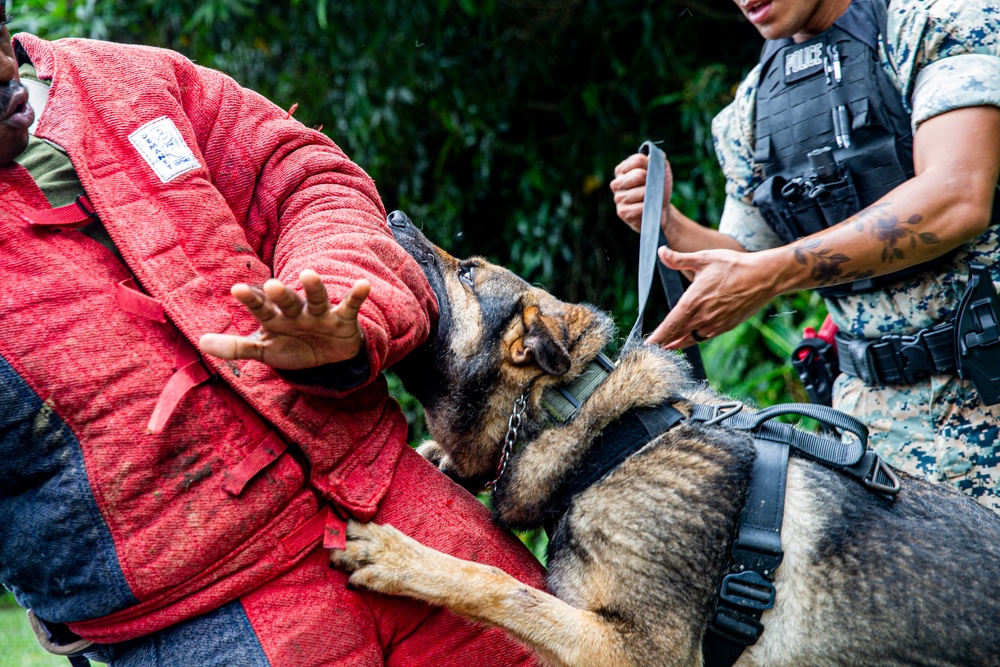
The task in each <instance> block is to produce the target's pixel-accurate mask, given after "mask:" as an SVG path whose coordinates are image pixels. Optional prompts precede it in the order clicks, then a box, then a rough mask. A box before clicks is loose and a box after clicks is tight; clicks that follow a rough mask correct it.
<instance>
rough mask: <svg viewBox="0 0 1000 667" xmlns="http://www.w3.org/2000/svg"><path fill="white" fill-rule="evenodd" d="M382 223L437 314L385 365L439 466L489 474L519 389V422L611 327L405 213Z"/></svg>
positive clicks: (578, 367) (598, 346) (581, 365)
mask: <svg viewBox="0 0 1000 667" xmlns="http://www.w3.org/2000/svg"><path fill="white" fill-rule="evenodd" d="M388 221H389V226H390V228H391V229H392V232H393V234H394V235H395V237H396V240H397V241H398V242H399V243H400V245H402V246H403V248H405V249H406V251H407V252H409V253H410V255H412V256H413V257H414V258H415V259H416V260H417V262H418V263H419V264H420V266H421V268H422V269H423V271H424V274H425V275H426V276H427V280H428V282H430V285H431V288H432V289H433V290H434V294H435V296H436V297H437V301H438V308H439V310H440V317H439V319H438V323H437V326H436V328H435V330H434V331H432V332H431V335H430V338H429V339H428V340H427V342H426V343H425V344H424V345H423V346H422V347H421V348H419V349H418V350H416V351H414V352H413V353H411V354H410V355H409V356H408V357H407V358H406V359H404V360H403V361H402V362H400V363H399V364H397V365H396V367H395V368H394V369H393V370H395V371H396V372H397V374H398V375H399V377H400V379H402V381H403V384H404V386H405V387H406V389H407V391H409V392H410V393H411V394H413V396H414V397H416V398H417V399H418V400H419V401H420V402H421V404H422V405H423V407H424V412H425V415H426V417H427V428H428V430H429V431H430V434H431V436H432V437H433V438H434V439H435V440H436V441H437V444H438V447H439V448H440V449H441V450H442V453H444V454H445V455H446V456H447V457H448V462H447V468H448V471H449V473H451V474H453V475H454V476H456V477H459V478H462V479H469V480H473V479H490V478H491V477H492V475H493V472H494V471H495V469H496V465H497V461H498V459H499V456H500V449H501V447H502V445H503V440H504V437H505V435H506V433H507V430H508V421H509V418H510V416H511V412H512V409H513V406H514V403H515V401H516V400H517V399H518V397H520V396H521V395H522V394H528V398H529V400H528V413H527V414H526V415H525V420H526V423H525V424H524V427H523V428H525V429H528V430H530V429H531V428H532V421H534V422H536V423H537V421H538V420H540V419H541V416H540V415H538V414H534V412H535V408H534V407H533V406H537V405H538V403H539V401H538V398H539V397H540V396H541V393H542V392H543V391H544V390H545V389H546V388H548V387H551V386H553V385H558V384H562V383H565V382H568V381H569V380H571V379H572V378H574V377H576V376H577V375H579V374H580V373H581V372H582V371H583V370H584V369H585V368H586V366H587V364H588V363H589V362H590V360H591V359H593V358H594V357H595V356H596V355H597V354H598V353H599V352H600V351H601V350H602V349H603V348H604V346H605V345H606V344H607V343H608V341H609V340H610V338H611V336H612V335H613V332H614V326H613V324H612V322H611V320H610V318H609V317H608V316H607V315H605V314H604V313H602V312H600V311H598V310H597V309H595V308H593V307H591V306H586V305H576V304H568V303H564V302H562V301H559V300H558V299H556V298H555V297H553V296H552V295H551V294H549V293H548V292H546V291H544V290H542V289H539V288H537V287H534V286H532V285H529V284H528V283H527V282H525V281H524V280H522V279H521V278H519V277H518V276H516V275H514V274H513V273H512V272H510V271H508V270H507V269H504V268H502V267H500V266H497V265H495V264H490V263H489V262H487V261H486V260H484V259H482V258H481V257H472V258H469V259H464V260H463V259H457V258H455V257H452V256H451V255H449V254H448V253H446V252H445V251H444V250H442V249H441V248H438V247H437V246H435V245H434V244H433V243H431V242H430V241H428V240H427V238H426V237H425V236H424V235H423V234H422V233H421V232H420V231H419V230H418V229H417V228H416V227H414V225H413V223H412V222H411V221H410V219H409V218H408V217H407V216H406V214H404V213H402V212H400V211H394V212H393V213H392V214H390V215H389V219H388Z"/></svg>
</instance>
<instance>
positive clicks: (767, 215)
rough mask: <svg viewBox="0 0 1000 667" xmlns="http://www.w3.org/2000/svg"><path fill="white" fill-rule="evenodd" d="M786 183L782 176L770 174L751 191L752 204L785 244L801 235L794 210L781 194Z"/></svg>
mask: <svg viewBox="0 0 1000 667" xmlns="http://www.w3.org/2000/svg"><path fill="white" fill-rule="evenodd" d="M787 185H788V181H787V180H786V179H785V178H784V177H783V176H771V177H770V178H768V179H767V180H765V181H764V182H763V183H761V184H760V185H759V186H757V189H756V190H754V192H753V205H754V206H755V207H756V208H757V209H758V210H760V212H761V215H763V216H764V220H765V221H766V222H767V224H768V226H769V227H770V228H771V229H772V230H773V231H774V233H775V234H776V235H777V236H778V238H779V239H780V240H781V242H782V243H783V244H786V245H787V244H789V243H791V242H792V241H794V240H796V239H798V238H800V237H801V236H803V234H802V230H801V229H800V227H799V224H798V221H797V217H796V212H795V211H794V210H792V207H791V205H790V204H789V202H788V200H787V199H785V197H784V195H782V194H781V193H782V190H784V189H785V188H786V187H787Z"/></svg>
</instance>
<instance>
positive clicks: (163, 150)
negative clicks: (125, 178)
mask: <svg viewBox="0 0 1000 667" xmlns="http://www.w3.org/2000/svg"><path fill="white" fill-rule="evenodd" d="M128 140H129V141H131V142H132V145H133V146H135V148H136V150H137V151H139V155H141V156H142V158H143V159H144V160H145V161H146V163H147V164H148V165H149V166H150V167H152V168H153V171H154V172H156V175H157V176H159V177H160V180H161V181H162V182H164V183H167V182H168V181H172V180H173V179H175V178H177V177H178V176H180V175H181V174H184V173H187V172H189V171H191V170H192V169H197V168H198V167H199V166H201V165H199V164H198V160H196V159H195V157H194V153H192V152H191V149H190V148H188V145H187V144H186V143H184V137H182V136H181V133H180V131H179V130H178V129H177V126H176V125H174V122H173V121H172V120H170V119H169V118H167V117H166V116H163V117H162V118H157V119H156V120H151V121H149V122H148V123H146V124H145V125H143V126H142V127H140V128H139V129H138V130H136V131H135V132H133V133H132V134H130V135H128Z"/></svg>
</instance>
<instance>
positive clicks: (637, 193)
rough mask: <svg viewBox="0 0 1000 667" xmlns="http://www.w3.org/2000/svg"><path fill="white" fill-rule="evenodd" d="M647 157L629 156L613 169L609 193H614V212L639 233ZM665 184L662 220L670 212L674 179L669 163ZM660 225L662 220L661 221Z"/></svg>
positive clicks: (644, 192)
mask: <svg viewBox="0 0 1000 667" xmlns="http://www.w3.org/2000/svg"><path fill="white" fill-rule="evenodd" d="M648 164H649V156H647V155H643V154H642V153H635V154H634V155H630V156H628V157H627V158H625V159H624V160H622V161H621V163H619V165H618V166H617V167H615V178H614V180H612V181H611V192H613V193H614V200H615V212H616V213H617V214H618V217H619V218H621V219H622V220H623V221H624V222H625V224H627V225H628V226H629V227H631V228H632V229H634V230H635V231H637V232H638V231H640V229H641V228H642V204H643V201H644V200H645V198H646V169H647V165H648ZM666 167H667V169H666V175H665V179H664V180H665V183H664V188H663V219H664V220H665V219H667V213H668V211H669V210H670V195H671V194H672V192H673V188H674V177H673V174H672V173H671V171H670V163H669V162H667V165H666ZM661 224H662V220H661Z"/></svg>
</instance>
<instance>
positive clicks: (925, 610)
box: [333, 226, 1000, 667]
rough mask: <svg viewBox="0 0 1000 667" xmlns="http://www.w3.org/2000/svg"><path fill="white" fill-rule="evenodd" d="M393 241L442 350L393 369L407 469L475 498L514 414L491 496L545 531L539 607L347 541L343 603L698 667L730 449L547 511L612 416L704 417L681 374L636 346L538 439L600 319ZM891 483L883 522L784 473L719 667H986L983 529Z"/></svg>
mask: <svg viewBox="0 0 1000 667" xmlns="http://www.w3.org/2000/svg"><path fill="white" fill-rule="evenodd" d="M394 231H396V232H397V238H399V239H400V241H401V243H403V245H404V246H405V247H407V249H408V250H409V251H410V252H411V254H413V255H414V257H416V258H417V259H418V260H419V261H421V262H422V263H423V264H424V269H425V272H426V273H427V274H428V278H429V279H430V280H431V284H432V286H434V288H435V293H436V294H437V295H438V299H439V302H442V323H441V325H440V328H439V331H438V332H437V334H436V335H435V337H434V338H433V339H432V341H430V342H429V343H428V346H427V348H426V349H424V350H422V351H420V352H418V353H416V355H414V360H413V361H412V363H413V364H414V365H413V366H412V367H409V368H407V367H405V366H404V367H403V368H400V369H399V372H400V375H401V377H403V379H404V382H405V383H406V386H407V388H408V389H410V391H411V392H413V393H415V394H416V395H417V396H418V398H421V400H422V402H424V405H425V409H426V411H427V417H428V425H429V429H430V431H431V434H432V435H433V436H434V437H435V441H434V442H432V443H427V444H425V445H424V446H423V447H422V448H421V449H422V452H423V453H425V454H426V455H427V456H428V457H429V458H431V459H432V460H434V461H435V462H437V463H438V464H439V465H440V466H441V467H442V469H444V470H446V471H447V472H449V473H450V474H453V475H455V476H456V477H459V478H465V479H482V478H484V477H486V478H488V476H489V475H490V473H491V472H492V469H493V468H494V467H495V466H496V463H497V460H498V458H499V451H500V447H501V443H502V441H503V439H504V436H505V434H506V433H507V429H508V418H509V417H510V414H511V410H512V406H513V404H514V401H515V400H516V399H517V398H518V396H520V395H521V394H522V393H525V394H526V396H527V405H528V408H527V411H526V413H525V424H524V425H523V428H522V432H521V433H520V434H519V437H520V440H521V442H522V443H524V446H523V449H522V450H520V451H519V453H517V454H516V455H515V456H514V457H513V458H512V459H511V461H510V463H509V466H508V468H507V471H506V473H505V474H504V475H503V477H502V478H501V479H500V480H499V482H498V484H497V486H496V489H495V493H494V511H495V514H496V518H497V520H498V521H499V522H501V523H502V524H504V525H507V526H510V527H528V526H537V525H544V524H549V523H552V522H553V521H555V522H556V523H555V528H554V533H553V537H552V543H551V545H550V560H549V577H548V583H549V587H550V590H551V594H549V593H545V592H543V591H538V590H534V589H532V588H530V587H528V586H525V585H524V584H521V583H520V582H518V581H517V580H515V579H514V578H512V577H510V576H508V575H506V574H504V573H503V572H500V571H498V570H496V569H495V568H490V567H486V566H483V565H479V564H476V563H470V562H465V561H460V560H457V559H454V558H452V557H450V556H447V555H445V554H441V553H439V552H436V551H433V550H431V549H428V548H426V547H424V546H422V545H421V544H419V543H417V542H415V541H413V540H411V539H410V538H408V537H406V536H405V535H402V534H401V533H399V532H398V531H396V530H395V529H393V528H391V527H389V526H376V525H360V524H357V523H352V524H351V525H350V527H349V533H348V546H347V550H346V551H344V552H337V553H335V554H334V557H333V558H334V562H336V563H337V564H339V565H340V566H341V567H344V568H347V569H349V570H352V571H353V574H352V575H351V581H352V582H353V583H355V584H357V585H360V586H365V587H367V588H370V589H372V590H376V591H380V592H383V593H386V594H391V595H407V596H411V597H415V598H419V599H422V600H425V601H427V602H429V603H431V604H435V605H443V606H446V607H448V608H449V609H451V610H453V611H455V612H457V613H459V614H461V615H464V616H467V617H469V618H472V619H476V620H479V621H482V622H485V623H489V624H492V625H496V626H500V627H503V628H505V629H506V630H507V631H509V632H510V633H511V634H513V635H514V636H515V637H517V638H518V639H520V640H521V641H523V642H524V643H526V644H527V645H529V646H531V647H532V648H533V649H534V650H535V651H536V652H537V653H538V654H539V655H540V656H541V657H542V658H543V659H544V660H545V661H546V662H547V663H548V664H551V665H593V666H606V667H612V666H613V667H620V666H629V665H634V666H641V665H686V666H697V665H700V664H702V643H703V639H704V636H705V632H706V626H707V623H708V620H709V616H710V613H711V611H712V607H713V603H714V599H715V595H716V591H717V587H718V584H719V581H720V580H721V577H722V576H723V575H724V574H725V572H726V568H727V567H728V563H729V546H730V543H731V540H732V537H733V535H734V531H735V527H736V524H737V521H738V518H739V515H740V512H741V511H742V508H743V504H744V498H745V493H746V489H747V486H748V483H749V475H750V469H751V467H752V462H753V458H754V449H753V444H752V441H751V439H750V438H749V436H747V435H746V434H744V433H740V432H736V431H732V430H729V429H725V428H721V427H705V426H703V425H698V424H696V423H690V422H685V423H682V424H681V425H679V426H677V427H675V428H674V429H672V430H670V431H668V432H667V433H665V434H663V435H661V436H659V437H658V438H656V439H655V440H654V441H652V442H650V443H649V444H647V445H646V446H645V447H644V448H643V449H641V450H640V451H638V452H636V453H635V454H633V455H631V456H630V457H629V458H628V459H626V460H625V461H624V462H623V463H622V464H621V465H619V466H618V467H617V468H615V469H614V470H613V471H612V472H610V473H609V474H607V475H606V476H605V477H604V478H602V479H600V480H599V481H598V482H597V483H595V484H593V485H592V486H590V487H588V488H586V489H585V490H583V491H582V492H579V493H576V494H575V495H573V496H572V499H571V500H570V501H569V504H568V508H565V513H563V511H562V510H563V509H564V508H563V507H561V506H560V495H559V494H560V489H561V488H563V485H564V483H565V481H566V479H567V478H568V477H571V476H572V475H573V474H574V470H576V469H577V467H578V466H579V464H580V462H581V461H583V460H584V459H585V458H586V457H587V455H588V450H589V448H590V445H591V443H592V442H593V441H594V439H595V437H596V436H597V435H598V434H599V433H600V432H601V431H602V430H603V429H604V428H606V427H607V426H608V425H609V424H610V423H612V422H614V421H615V420H617V419H618V418H620V417H621V416H622V415H623V414H625V413H627V412H628V411H630V410H633V409H635V408H639V407H644V406H653V405H657V404H659V403H662V402H664V401H666V402H669V403H671V404H672V405H673V406H674V407H675V408H677V409H678V410H680V411H681V412H683V413H685V414H690V413H689V411H690V406H691V405H692V404H693V403H702V404H713V403H719V402H721V401H722V400H723V399H722V397H720V396H718V395H716V394H714V393H713V392H711V391H709V390H708V389H707V388H706V387H705V386H703V385H701V384H699V383H696V382H694V381H693V380H691V378H690V377H689V376H688V375H687V373H686V370H685V367H684V365H683V363H682V362H680V361H679V360H678V357H676V356H674V355H671V354H668V353H665V352H662V351H660V350H657V349H655V348H648V347H639V348H633V349H630V350H626V351H625V353H624V354H623V355H622V358H621V359H620V360H619V363H618V366H617V368H616V369H615V370H614V371H612V372H611V374H610V376H609V377H608V379H607V380H606V381H605V383H604V384H602V385H601V386H600V387H599V388H598V389H597V391H596V392H595V393H594V394H593V395H592V396H591V397H590V398H589V399H588V400H587V402H586V403H584V405H583V407H582V408H581V410H580V412H579V414H578V415H577V416H576V417H575V418H574V419H573V420H572V421H571V422H569V423H568V424H565V425H561V426H553V425H551V424H550V423H548V422H547V421H546V419H545V417H544V415H543V412H542V409H541V407H540V404H541V399H542V394H543V392H544V391H545V389H546V388H548V387H551V386H553V385H556V384H560V383H565V382H567V381H568V380H570V379H571V378H573V377H576V376H577V375H578V374H579V373H580V372H582V371H583V369H584V368H585V366H586V364H587V363H588V362H589V361H590V360H591V359H592V358H593V357H594V356H595V355H596V354H597V353H598V352H599V351H600V350H601V349H602V348H603V347H604V346H605V345H606V344H607V342H608V340H609V339H610V336H611V335H612V329H611V326H610V324H609V320H608V318H607V317H606V316H604V315H603V314H601V313H599V312H598V311H595V310H594V309H592V308H589V307H586V306H578V305H572V304H565V303H562V302H560V301H558V300H556V299H554V298H553V297H552V296H551V295H549V294H547V293H545V292H544V291H542V290H539V289H537V288H534V287H531V286H530V285H527V284H526V283H524V282H523V281H521V280H520V279H518V278H516V277H515V276H513V275H512V274H510V273H509V272H507V271H505V270H503V269H501V268H499V267H495V266H491V265H488V264H487V263H485V262H483V261H482V260H479V259H473V260H466V261H464V262H463V261H460V260H457V259H455V258H453V257H451V256H449V255H447V254H446V253H444V252H443V251H441V250H440V249H437V248H435V247H434V246H432V245H431V244H430V243H429V242H427V241H426V239H424V237H423V236H422V235H421V234H419V232H416V231H415V230H413V229H412V228H411V227H409V226H407V227H405V228H404V227H403V226H400V228H399V229H396V230H394ZM470 266H472V267H474V268H475V271H474V274H475V275H474V279H470V280H465V279H467V278H469V275H468V268H469V267H470ZM408 363H409V362H408ZM903 484H904V489H903V491H902V492H901V493H900V495H899V497H898V498H897V499H896V501H895V502H894V503H892V502H889V501H887V500H886V499H885V498H883V497H881V496H878V495H876V494H874V493H872V492H871V491H869V490H867V489H865V488H863V487H862V486H861V485H860V484H859V483H858V482H856V481H854V480H852V479H849V478H847V477H846V476H844V475H842V474H840V473H837V472H835V471H832V470H829V469H827V468H824V467H822V466H820V465H819V464H816V463H813V462H809V461H806V460H804V459H800V458H795V457H793V458H792V459H791V460H790V462H789V469H788V480H787V487H786V502H785V512H784V525H783V531H782V543H783V547H784V551H785V555H784V561H783V562H782V564H781V566H780V568H778V570H777V574H776V577H775V581H774V583H775V587H776V589H777V603H776V606H775V607H774V608H773V609H771V610H768V611H766V612H765V613H764V615H763V618H762V619H761V620H762V622H763V623H764V625H765V627H766V631H765V632H764V635H763V637H762V638H761V639H760V641H759V642H758V643H757V644H755V645H753V646H751V647H749V648H748V649H747V650H746V651H745V652H744V653H743V655H742V657H741V658H740V660H739V662H738V663H737V664H738V665H743V666H745V665H787V666H792V665H797V666H798V665H809V666H813V665H817V666H818V665H840V666H852V667H853V666H855V665H914V664H934V665H966V666H971V665H1000V648H997V646H998V644H1000V642H997V637H998V636H1000V602H998V600H997V596H996V595H995V594H993V593H992V587H993V584H994V582H995V581H997V580H998V579H1000V518H998V517H997V516H996V515H994V514H992V513H991V512H989V511H987V510H985V509H983V508H982V507H979V506H978V505H976V504H975V503H974V502H972V501H971V500H969V499H968V498H965V497H962V496H959V495H958V494H954V493H951V492H949V491H945V490H943V489H940V488H938V487H934V486H932V485H930V484H927V483H925V482H921V481H918V480H915V479H911V478H909V477H905V476H904V478H903Z"/></svg>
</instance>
